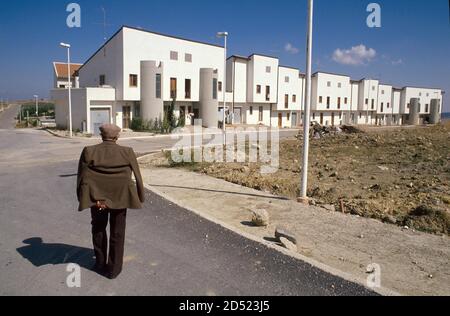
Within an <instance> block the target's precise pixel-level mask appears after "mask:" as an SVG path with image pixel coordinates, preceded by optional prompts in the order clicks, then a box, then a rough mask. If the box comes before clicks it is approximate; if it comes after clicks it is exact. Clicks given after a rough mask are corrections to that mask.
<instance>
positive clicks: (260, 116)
mask: <svg viewBox="0 0 450 316" xmlns="http://www.w3.org/2000/svg"><path fill="white" fill-rule="evenodd" d="M258 119H259V121H260V122H262V121H263V120H264V108H263V107H262V106H260V107H259V118H258Z"/></svg>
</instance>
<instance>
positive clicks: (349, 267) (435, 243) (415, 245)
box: [141, 157, 450, 295]
mask: <svg viewBox="0 0 450 316" xmlns="http://www.w3.org/2000/svg"><path fill="white" fill-rule="evenodd" d="M148 159H151V160H154V158H150V157H143V159H141V164H142V166H143V168H142V169H143V170H142V172H143V176H144V182H146V184H147V187H148V188H149V189H150V190H152V191H154V192H156V193H157V194H160V195H162V196H163V197H165V198H166V199H168V200H170V201H172V202H174V203H176V204H178V205H180V206H182V207H184V208H186V209H189V210H191V211H193V212H195V213H198V214H200V215H202V216H203V217H205V218H207V219H209V220H212V221H214V222H216V223H219V224H221V225H222V226H224V227H227V228H229V229H231V230H233V231H236V232H239V233H241V234H243V235H245V236H247V237H249V238H251V239H256V240H258V241H260V242H263V243H266V244H270V245H271V246H273V247H276V248H278V249H280V250H281V251H286V250H283V249H282V248H281V247H279V246H278V245H277V244H276V243H274V241H273V238H274V232H275V229H276V227H277V225H281V226H282V227H285V228H287V229H289V230H290V231H292V232H293V233H295V234H296V236H297V238H298V241H299V252H298V254H293V253H291V255H293V256H296V257H297V258H300V259H302V260H304V261H306V262H309V263H311V264H313V265H318V266H319V267H320V268H321V269H323V270H326V271H327V272H331V273H333V274H336V275H339V276H341V277H345V278H346V279H347V280H353V281H357V282H359V283H361V284H365V283H366V280H367V276H368V275H367V266H368V265H369V264H372V263H376V264H379V265H380V266H381V278H382V287H383V289H381V290H380V293H382V294H386V293H388V294H389V291H392V293H401V294H405V295H449V294H450V263H449V260H448V258H450V243H449V239H448V237H446V236H444V237H440V236H434V235H429V234H424V233H419V232H414V231H410V230H402V229H401V228H400V227H397V226H394V225H387V224H383V223H381V222H379V221H375V220H370V219H365V218H359V217H356V216H350V215H344V214H341V213H337V212H329V211H326V210H324V209H321V208H317V207H310V206H304V205H301V204H298V203H296V202H294V201H290V200H286V199H283V198H279V197H275V196H273V195H271V194H266V193H264V192H260V191H256V190H252V189H249V188H245V187H241V186H239V185H235V184H232V183H229V182H226V181H223V180H219V179H215V178H211V177H209V176H206V175H202V174H196V173H192V172H189V171H186V170H182V169H167V168H164V167H150V166H149V165H148V164H147V163H148ZM146 162H147V163H146ZM258 208H263V209H266V210H267V211H268V212H269V213H270V216H271V224H270V226H269V227H267V228H255V227H251V226H249V225H248V222H249V221H250V219H251V210H254V209H258ZM340 271H342V272H343V273H342V272H340Z"/></svg>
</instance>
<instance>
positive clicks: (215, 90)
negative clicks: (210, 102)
mask: <svg viewBox="0 0 450 316" xmlns="http://www.w3.org/2000/svg"><path fill="white" fill-rule="evenodd" d="M217 86H218V84H217V79H215V78H214V79H213V99H214V100H217Z"/></svg>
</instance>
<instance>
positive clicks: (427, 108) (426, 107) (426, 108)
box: [425, 104, 430, 113]
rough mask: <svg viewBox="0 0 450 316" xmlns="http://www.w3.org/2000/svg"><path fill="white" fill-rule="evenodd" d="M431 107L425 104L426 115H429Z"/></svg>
mask: <svg viewBox="0 0 450 316" xmlns="http://www.w3.org/2000/svg"><path fill="white" fill-rule="evenodd" d="M429 107H430V106H429V104H425V113H428V110H429Z"/></svg>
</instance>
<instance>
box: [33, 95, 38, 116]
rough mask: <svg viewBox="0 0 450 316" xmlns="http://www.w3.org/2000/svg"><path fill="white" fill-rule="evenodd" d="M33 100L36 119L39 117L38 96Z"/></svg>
mask: <svg viewBox="0 0 450 316" xmlns="http://www.w3.org/2000/svg"><path fill="white" fill-rule="evenodd" d="M34 99H35V101H36V117H37V118H38V117H39V96H38V95H34Z"/></svg>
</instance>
